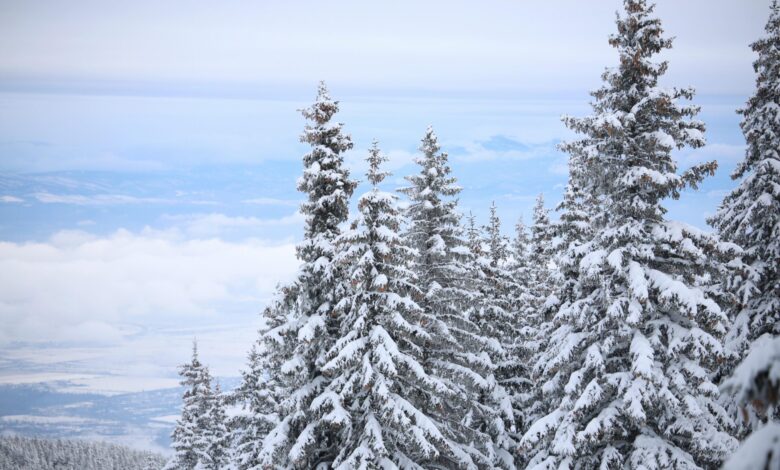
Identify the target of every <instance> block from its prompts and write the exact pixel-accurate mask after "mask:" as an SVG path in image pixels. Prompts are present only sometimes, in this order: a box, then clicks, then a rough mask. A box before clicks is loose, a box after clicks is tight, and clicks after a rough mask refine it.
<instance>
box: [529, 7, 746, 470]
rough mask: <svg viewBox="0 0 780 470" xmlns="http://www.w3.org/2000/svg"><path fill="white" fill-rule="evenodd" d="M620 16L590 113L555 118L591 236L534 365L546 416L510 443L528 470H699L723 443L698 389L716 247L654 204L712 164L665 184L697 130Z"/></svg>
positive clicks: (706, 354)
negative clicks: (587, 205) (570, 133)
mask: <svg viewBox="0 0 780 470" xmlns="http://www.w3.org/2000/svg"><path fill="white" fill-rule="evenodd" d="M624 7H625V13H624V14H623V15H620V16H619V17H618V19H617V27H618V33H617V34H616V35H613V36H612V37H611V38H610V44H611V45H612V46H614V47H615V48H617V49H618V52H619V56H620V64H619V66H618V67H617V68H614V69H608V70H607V71H606V72H605V73H604V76H603V78H604V81H605V82H606V83H605V85H604V86H603V87H602V88H600V89H599V90H597V91H596V92H594V93H593V96H594V98H595V101H594V103H593V105H592V106H593V110H594V114H593V115H591V116H588V117H585V118H579V119H577V118H565V122H566V124H567V125H568V126H569V127H570V128H572V129H573V130H575V131H577V132H579V133H581V134H584V138H582V139H581V140H577V141H574V142H569V143H567V144H565V146H564V149H566V150H567V151H568V152H569V153H570V154H571V155H572V156H573V157H574V158H577V159H581V163H582V168H584V169H585V171H586V174H585V175H583V178H582V180H583V181H584V185H583V186H582V187H581V191H582V192H583V193H584V194H590V195H593V196H594V197H596V198H597V200H598V201H599V204H598V206H597V207H596V210H597V213H596V214H595V216H594V220H595V221H596V222H597V225H596V227H595V228H596V233H595V234H594V235H593V237H592V239H591V240H589V241H587V242H585V243H583V244H582V245H581V246H579V247H578V248H577V250H576V251H577V252H579V253H578V254H577V255H578V256H580V255H581V256H582V258H581V260H580V261H579V266H578V272H577V281H576V284H575V285H573V286H572V291H573V292H574V295H573V296H572V300H570V301H568V302H566V303H564V304H562V305H561V306H560V308H559V309H558V311H557V313H556V314H555V315H554V317H553V318H552V321H553V326H554V328H555V329H554V330H552V332H551V334H550V339H549V343H548V345H547V347H546V348H545V350H544V351H543V354H541V356H540V358H539V363H538V364H537V366H536V368H537V370H538V371H540V378H541V387H542V389H543V392H544V393H545V396H546V399H547V400H549V402H550V404H551V407H550V411H549V412H548V413H547V414H545V415H544V416H542V417H540V418H539V419H537V420H536V421H535V422H534V423H533V424H532V425H531V426H530V428H529V429H528V431H527V432H526V433H525V435H524V436H523V439H522V444H523V446H524V447H525V448H526V450H527V451H528V454H527V456H528V458H529V465H528V467H529V468H556V467H561V466H562V467H566V468H583V469H584V468H596V467H599V468H625V467H631V468H638V467H644V468H702V467H706V468H712V467H715V466H718V465H719V464H720V463H721V462H722V461H723V459H724V458H725V457H726V456H727V455H728V454H729V453H730V452H731V451H733V449H734V447H735V444H736V441H735V439H733V438H732V437H731V436H730V435H729V434H728V432H727V431H728V428H729V426H730V424H731V420H730V419H729V417H728V416H727V414H726V413H725V410H724V409H723V408H722V407H721V406H720V405H719V404H718V389H717V387H716V386H715V385H714V384H713V383H712V382H711V377H712V375H713V373H714V371H715V370H716V369H717V367H718V363H719V361H722V360H723V359H724V356H725V352H724V348H723V343H722V336H723V335H724V333H725V331H726V327H727V325H728V318H727V317H726V315H725V314H724V313H723V311H722V310H721V308H720V306H719V305H718V304H717V303H716V302H715V301H714V300H713V299H712V298H710V297H708V296H707V294H706V293H705V291H704V290H703V289H701V288H699V287H698V280H699V279H700V278H701V277H702V276H703V275H704V274H706V273H717V272H718V269H719V266H718V262H720V261H721V260H722V259H723V257H725V256H726V253H724V250H725V249H727V248H728V247H727V246H725V245H723V244H720V243H718V242H717V240H716V239H714V238H713V237H711V236H710V235H708V234H706V233H703V232H701V231H699V230H696V229H694V228H692V227H689V226H686V225H684V224H681V223H676V222H671V221H667V220H666V219H665V218H664V214H665V212H666V211H665V209H664V208H663V206H662V201H663V200H664V199H665V198H668V197H673V198H677V197H679V193H680V191H681V190H682V189H684V188H685V187H694V188H695V187H696V185H697V184H698V183H699V182H700V181H701V180H702V179H703V178H704V177H705V176H706V175H707V174H709V173H712V172H713V171H714V167H715V165H714V164H704V165H700V166H696V167H694V168H692V169H690V170H688V171H686V172H684V173H683V174H682V175H678V173H677V167H676V164H675V162H674V160H673V158H672V156H671V151H672V150H673V149H675V148H682V147H684V146H692V147H694V148H695V147H700V146H702V145H704V137H703V131H704V125H703V123H701V122H699V121H696V120H694V119H692V118H693V117H694V116H695V115H696V113H697V112H698V108H696V107H695V106H688V105H681V104H680V103H679V102H678V101H679V99H681V98H687V99H690V98H692V96H693V91H692V90H690V89H677V88H661V87H659V86H658V78H659V77H660V76H661V75H663V73H664V72H665V71H666V69H667V64H666V63H665V62H661V63H656V62H653V61H652V60H651V58H652V57H653V56H654V55H655V54H657V53H658V52H660V51H662V50H664V49H667V48H670V47H671V40H669V39H666V38H663V37H662V29H661V23H660V20H659V19H657V18H655V17H654V16H653V6H650V5H648V4H647V2H646V1H645V0H625V1H624Z"/></svg>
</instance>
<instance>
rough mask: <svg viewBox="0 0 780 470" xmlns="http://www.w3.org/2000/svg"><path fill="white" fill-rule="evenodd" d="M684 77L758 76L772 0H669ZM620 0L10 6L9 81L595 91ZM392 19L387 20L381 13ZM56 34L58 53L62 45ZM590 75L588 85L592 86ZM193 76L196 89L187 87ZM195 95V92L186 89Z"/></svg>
mask: <svg viewBox="0 0 780 470" xmlns="http://www.w3.org/2000/svg"><path fill="white" fill-rule="evenodd" d="M657 3H658V8H657V10H658V14H659V15H660V16H661V17H662V18H663V19H664V26H665V30H666V31H667V32H668V34H669V35H671V36H676V37H677V38H678V39H677V42H676V49H675V51H674V52H673V53H672V54H673V55H674V58H675V61H674V62H673V63H674V68H673V70H672V73H674V74H679V75H680V76H681V77H683V78H685V81H688V79H690V78H693V77H696V78H697V80H695V81H693V82H692V83H696V84H697V85H698V86H700V87H702V88H703V89H707V90H709V91H730V92H734V91H740V90H742V89H744V87H746V86H749V85H750V84H751V81H752V79H751V75H752V71H751V70H750V60H751V54H750V52H749V50H748V48H747V45H748V44H749V43H750V42H751V41H752V40H754V39H755V38H756V37H758V36H759V35H760V34H761V28H762V26H763V22H764V21H765V20H766V15H767V14H768V5H769V0H748V1H745V0H687V1H685V2H680V1H678V0H658V2H657ZM620 8H621V2H620V1H619V0H608V1H604V0H602V1H598V2H583V1H581V0H555V1H547V2H531V1H526V2H519V1H517V2H507V1H482V2H473V1H466V0H456V1H447V2H444V1H429V2H415V1H410V0H400V1H394V2H360V1H355V0H347V1H329V2H315V1H305V2H218V3H214V2H205V1H187V2H183V1H167V2H159V1H151V0H138V1H134V2H104V1H96V0H79V1H72V2H56V1H51V0H26V1H24V2H4V3H3V4H2V5H0V63H2V64H3V67H2V68H1V69H0V76H3V77H4V78H6V79H14V78H16V79H18V80H22V79H23V78H24V77H28V78H29V77H35V78H38V79H41V78H44V79H48V80H52V81H55V82H56V81H59V83H60V84H61V83H63V82H67V81H68V80H73V79H76V80H82V81H85V82H89V81H90V80H91V81H94V80H98V81H99V80H105V81H106V82H107V83H108V84H107V85H106V84H105V83H104V84H103V85H102V86H103V87H106V86H107V87H109V88H110V87H111V86H114V85H117V84H120V83H119V82H133V81H136V82H154V81H168V82H171V83H174V82H179V85H180V86H178V87H177V88H178V89H179V90H181V89H184V88H187V86H191V85H192V82H193V79H192V77H198V78H199V79H200V80H202V81H203V82H204V83H222V84H231V83H232V84H258V83H262V84H268V83H272V84H287V83H293V84H296V83H297V84H300V83H302V82H303V83H306V84H310V83H311V81H313V80H316V79H318V78H326V79H328V80H333V81H336V82H339V83H344V84H349V85H356V86H364V87H365V86H369V87H370V86H380V87H396V88H397V87H401V88H404V87H416V88H418V89H419V88H422V89H430V88H435V89H438V90H443V89H464V88H466V89H475V88H476V89H484V88H485V87H486V86H488V87H490V89H497V88H498V89H501V88H503V89H523V90H559V89H562V88H566V89H581V88H582V86H583V85H586V86H587V87H590V86H592V85H593V84H594V83H595V82H596V81H597V80H598V75H599V73H600V71H601V69H602V67H603V66H604V65H607V64H609V63H611V62H614V60H615V57H614V54H613V53H612V51H611V50H610V47H609V46H608V44H607V35H608V34H610V33H612V32H613V31H614V12H615V11H616V10H618V9H620ZM378 18H381V21H377V19H378ZM52 38H57V39H56V48H55V47H52ZM583 82H584V83H583ZM182 84H184V85H185V86H181V85H182ZM185 91H186V90H185Z"/></svg>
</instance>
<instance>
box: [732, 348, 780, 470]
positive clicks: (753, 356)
mask: <svg viewBox="0 0 780 470" xmlns="http://www.w3.org/2000/svg"><path fill="white" fill-rule="evenodd" d="M721 388H722V389H723V390H724V391H725V392H726V393H728V394H730V395H731V396H732V397H733V398H734V401H735V402H736V403H737V404H738V405H739V410H740V412H739V414H740V415H741V416H740V417H739V419H741V420H744V421H746V423H745V424H747V425H748V426H749V427H750V428H753V432H752V434H751V435H750V436H748V437H747V439H745V441H743V442H742V444H741V445H740V448H739V450H738V451H737V452H735V453H734V455H732V456H731V457H730V458H729V460H728V461H727V462H726V465H725V466H724V468H728V469H729V470H731V469H740V470H742V469H744V470H753V469H769V468H778V467H780V421H778V420H776V419H771V418H772V416H777V408H778V406H779V405H780V336H777V335H773V334H772V333H765V334H764V335H762V336H760V337H758V338H756V340H754V341H753V342H752V343H751V345H750V349H749V350H748V351H747V353H746V354H745V357H744V359H743V360H742V361H741V362H740V364H739V365H738V366H737V367H736V368H735V370H734V371H733V373H732V374H731V376H730V377H729V378H728V379H726V380H725V381H724V383H723V384H722V385H721Z"/></svg>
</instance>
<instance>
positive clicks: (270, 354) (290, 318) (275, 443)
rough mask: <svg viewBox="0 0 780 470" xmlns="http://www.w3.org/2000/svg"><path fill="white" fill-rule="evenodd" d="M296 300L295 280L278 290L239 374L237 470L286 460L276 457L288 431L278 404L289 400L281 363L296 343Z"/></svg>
mask: <svg viewBox="0 0 780 470" xmlns="http://www.w3.org/2000/svg"><path fill="white" fill-rule="evenodd" d="M296 299H297V283H296V282H292V283H290V284H289V285H286V286H284V287H281V286H280V287H278V288H277V291H276V294H275V296H274V298H273V299H272V300H271V302H270V303H269V305H268V306H267V307H266V308H265V309H264V311H263V314H262V316H263V322H264V326H263V328H261V329H260V332H259V337H258V340H257V342H256V343H255V344H254V345H253V347H252V349H251V351H250V354H249V358H248V369H247V370H245V371H244V372H242V381H241V384H240V385H239V387H238V388H237V390H236V391H235V392H234V395H235V400H236V402H237V403H240V404H241V405H242V407H243V413H242V416H239V417H237V418H236V419H235V420H234V426H233V429H232V433H233V437H232V443H233V445H234V446H235V450H234V452H233V454H234V461H235V464H236V466H237V467H238V468H239V469H241V470H248V469H255V468H266V467H270V468H274V467H273V465H274V463H275V462H280V461H284V459H285V457H284V456H283V455H282V456H280V454H281V452H282V451H283V450H284V448H285V447H284V442H285V439H287V438H288V435H287V430H288V428H287V427H285V426H278V425H279V424H280V419H279V413H280V411H282V410H281V408H280V403H281V401H282V399H284V398H285V397H287V396H288V388H286V387H287V383H286V382H285V381H284V380H283V379H284V375H283V373H282V365H283V364H284V363H285V361H287V360H288V359H289V358H290V357H292V355H293V353H294V348H295V345H296V343H297V341H296V340H297V336H296V330H295V326H296V324H297V323H296V322H295V321H294V318H295V316H294V315H295V314H294V312H295V307H296ZM271 433H273V436H271Z"/></svg>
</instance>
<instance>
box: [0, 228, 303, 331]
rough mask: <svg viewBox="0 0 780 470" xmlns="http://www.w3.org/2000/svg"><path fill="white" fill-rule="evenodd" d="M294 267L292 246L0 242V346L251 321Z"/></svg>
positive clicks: (79, 239) (112, 239)
mask: <svg viewBox="0 0 780 470" xmlns="http://www.w3.org/2000/svg"><path fill="white" fill-rule="evenodd" d="M296 265H297V261H296V259H295V254H294V247H293V245H292V244H289V243H286V244H276V245H271V244H267V243H264V242H261V241H257V240H245V241H242V242H240V243H231V242H226V241H223V240H220V239H208V240H206V239H190V240H183V239H177V238H175V237H171V236H169V235H167V234H163V233H152V232H141V233H132V232H129V231H126V230H119V231H117V232H115V233H113V234H111V235H109V236H105V237H99V236H95V235H92V234H89V233H86V232H80V231H68V232H58V233H56V234H55V235H53V236H52V237H51V238H50V239H49V240H48V241H46V242H43V243H9V242H0V323H2V325H3V328H2V331H0V344H2V343H9V342H16V341H35V342H38V341H85V340H92V341H94V340H100V339H101V338H105V339H107V340H108V341H114V340H115V339H116V337H118V336H121V335H123V334H126V333H127V331H123V326H122V325H124V324H132V323H134V322H141V323H143V324H159V323H165V322H171V321H185V322H187V323H190V322H192V323H193V324H197V322H198V321H199V320H198V319H201V320H202V319H204V318H206V319H208V318H214V317H219V316H221V315H231V314H236V313H237V312H238V313H240V314H242V315H254V314H255V313H256V312H257V311H259V310H260V308H261V307H262V304H263V302H264V301H265V299H267V298H268V297H269V296H270V295H271V294H272V291H273V289H274V286H275V285H276V284H277V283H278V282H279V281H282V280H285V279H287V278H289V277H290V276H291V275H292V274H293V273H294V271H295V269H296ZM176 319H180V320H176Z"/></svg>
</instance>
